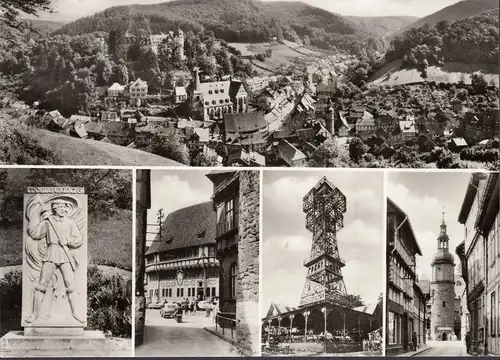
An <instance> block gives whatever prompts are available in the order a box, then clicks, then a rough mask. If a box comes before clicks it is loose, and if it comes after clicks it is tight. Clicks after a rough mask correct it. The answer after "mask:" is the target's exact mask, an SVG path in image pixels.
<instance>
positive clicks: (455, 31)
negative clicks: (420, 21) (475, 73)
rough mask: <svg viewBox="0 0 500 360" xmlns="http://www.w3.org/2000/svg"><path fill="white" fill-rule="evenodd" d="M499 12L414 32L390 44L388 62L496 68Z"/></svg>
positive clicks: (489, 12) (409, 31)
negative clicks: (462, 64)
mask: <svg viewBox="0 0 500 360" xmlns="http://www.w3.org/2000/svg"><path fill="white" fill-rule="evenodd" d="M498 15H499V12H498V8H497V9H493V10H489V11H486V12H484V13H482V14H480V15H477V16H474V17H471V18H467V19H463V20H458V21H455V22H450V21H446V20H443V21H440V22H438V23H437V24H436V25H434V26H430V25H424V26H422V27H420V28H411V29H410V30H407V31H406V32H405V33H403V34H402V35H401V36H398V37H396V38H395V39H394V40H392V42H391V49H390V50H389V52H388V53H387V54H386V59H387V60H388V61H392V60H396V59H403V63H406V64H410V65H411V64H415V65H416V64H417V63H426V65H437V66H440V65H442V63H443V62H459V63H465V64H496V63H497V62H498V41H499V30H498V20H499V17H498Z"/></svg>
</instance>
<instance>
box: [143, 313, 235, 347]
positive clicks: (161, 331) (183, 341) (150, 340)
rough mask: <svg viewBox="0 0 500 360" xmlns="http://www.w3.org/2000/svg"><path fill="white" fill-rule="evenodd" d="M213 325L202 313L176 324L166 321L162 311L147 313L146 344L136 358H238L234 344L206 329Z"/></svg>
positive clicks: (190, 315)
mask: <svg viewBox="0 0 500 360" xmlns="http://www.w3.org/2000/svg"><path fill="white" fill-rule="evenodd" d="M211 324H213V319H212V318H206V317H205V313H201V312H198V313H196V314H187V315H183V317H182V323H177V321H176V320H175V319H163V318H162V317H161V316H160V310H147V311H146V328H145V330H144V343H143V344H142V345H139V346H137V347H136V349H135V356H238V352H237V351H236V348H235V347H234V346H233V345H231V344H229V343H227V342H226V341H224V340H222V339H220V338H218V337H217V336H215V335H212V334H211V333H209V332H208V331H206V330H204V329H203V327H204V326H209V325H211Z"/></svg>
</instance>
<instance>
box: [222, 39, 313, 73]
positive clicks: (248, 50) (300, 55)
mask: <svg viewBox="0 0 500 360" xmlns="http://www.w3.org/2000/svg"><path fill="white" fill-rule="evenodd" d="M229 45H230V46H232V47H234V48H236V49H238V50H240V51H241V53H242V55H244V56H245V55H257V54H265V52H266V50H272V56H271V57H270V58H266V60H265V61H258V60H252V63H253V65H254V66H253V67H254V70H256V71H257V72H258V73H259V74H265V75H269V74H270V73H272V72H276V71H278V70H279V69H282V68H287V67H289V66H291V65H294V64H296V63H297V61H298V60H297V59H299V61H300V60H302V61H305V62H308V63H310V62H313V61H315V60H318V58H319V57H321V56H322V55H321V54H320V53H318V52H315V51H313V50H310V49H308V48H306V47H304V46H301V45H298V44H295V43H293V42H290V41H287V42H286V44H271V43H255V44H253V43H229ZM255 65H257V66H255ZM264 69H268V71H266V70H264Z"/></svg>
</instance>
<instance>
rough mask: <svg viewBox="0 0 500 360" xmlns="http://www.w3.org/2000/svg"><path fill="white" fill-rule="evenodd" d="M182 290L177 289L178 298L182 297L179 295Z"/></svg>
mask: <svg viewBox="0 0 500 360" xmlns="http://www.w3.org/2000/svg"><path fill="white" fill-rule="evenodd" d="M180 290H181V289H179V288H177V297H179V296H180V295H179V294H180Z"/></svg>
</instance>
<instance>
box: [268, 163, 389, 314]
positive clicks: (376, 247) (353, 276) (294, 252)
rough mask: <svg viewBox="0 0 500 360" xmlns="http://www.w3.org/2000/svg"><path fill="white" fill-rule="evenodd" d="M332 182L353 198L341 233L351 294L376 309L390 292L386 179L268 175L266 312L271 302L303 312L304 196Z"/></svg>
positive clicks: (347, 174) (307, 242)
mask: <svg viewBox="0 0 500 360" xmlns="http://www.w3.org/2000/svg"><path fill="white" fill-rule="evenodd" d="M323 176H326V177H327V178H328V179H329V180H330V181H331V182H332V183H333V185H335V186H337V187H338V188H339V190H340V191H342V192H343V193H344V195H345V196H346V198H347V212H346V213H345V214H344V228H343V229H341V230H340V231H339V232H338V233H337V239H338V247H339V253H340V257H342V258H343V259H344V260H345V261H346V266H345V267H344V268H343V269H342V274H343V276H344V282H345V285H346V289H347V292H348V293H349V294H357V295H361V298H362V299H363V300H364V301H365V303H367V304H369V303H376V302H377V298H378V296H379V294H380V293H381V292H383V291H384V282H385V279H384V278H385V273H384V271H385V270H384V241H383V240H384V239H383V222H384V214H383V206H384V200H385V199H384V197H383V174H382V173H378V172H377V173H375V172H366V171H359V172H356V173H353V172H352V171H341V170H340V169H336V170H335V171H331V170H330V171H323V170H322V171H312V170H309V171H266V172H265V173H264V179H263V190H262V191H263V203H262V214H263V217H264V220H263V225H262V227H263V229H262V230H263V232H262V234H261V239H262V245H261V246H262V247H261V249H262V265H261V272H262V274H261V301H260V305H261V312H262V313H265V312H266V311H267V310H268V309H269V306H270V304H271V302H274V303H278V304H283V305H288V306H298V304H299V301H300V296H301V294H302V290H303V286H304V282H305V278H306V274H307V269H306V268H305V267H304V266H303V261H304V259H306V258H308V257H309V255H310V251H311V243H312V233H311V232H309V231H308V230H307V229H306V228H305V214H304V213H303V212H302V198H303V197H304V195H305V194H306V193H307V192H308V191H309V190H310V189H311V188H312V187H314V186H315V185H316V183H317V182H318V181H319V180H321V178H322V177H323Z"/></svg>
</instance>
